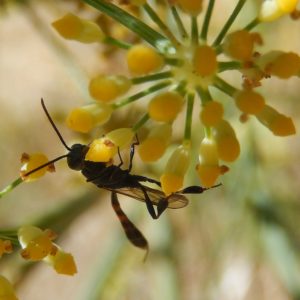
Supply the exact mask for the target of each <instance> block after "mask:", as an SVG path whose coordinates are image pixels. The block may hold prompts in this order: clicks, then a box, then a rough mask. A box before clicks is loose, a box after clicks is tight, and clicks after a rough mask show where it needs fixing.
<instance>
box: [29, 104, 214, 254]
mask: <svg viewBox="0 0 300 300" xmlns="http://www.w3.org/2000/svg"><path fill="white" fill-rule="evenodd" d="M41 104H42V108H43V110H44V112H45V114H46V116H47V118H48V120H49V122H50V124H51V126H52V127H53V129H54V131H55V132H56V134H57V136H58V138H59V139H60V141H61V143H62V144H63V145H64V147H65V148H66V149H67V150H68V153H67V154H64V155H61V156H59V157H57V158H55V159H53V160H51V161H49V162H47V163H45V164H43V165H41V166H39V167H37V168H35V169H33V170H31V171H29V172H27V173H26V174H24V175H23V176H24V177H26V176H28V175H30V174H32V173H34V172H36V171H38V170H40V169H42V168H44V167H46V166H48V165H50V164H54V163H55V162H57V161H58V160H61V159H63V158H66V159H67V164H68V166H69V168H70V169H72V170H75V171H81V173H82V175H83V176H84V177H85V178H86V181H87V182H91V183H93V184H95V185H96V186H97V187H99V188H102V189H105V190H108V191H110V192H111V204H112V207H113V209H114V211H115V213H116V215H117V217H118V219H119V220H120V222H121V225H122V227H123V229H124V231H125V234H126V236H127V238H128V240H129V241H130V242H131V243H132V244H133V245H134V246H136V247H139V248H141V249H145V250H147V252H148V248H149V247H148V242H147V240H146V238H145V237H144V235H143V234H142V233H141V231H140V230H139V229H138V228H137V227H136V226H135V225H134V224H133V223H132V222H131V221H130V220H129V218H128V217H127V216H126V214H125V213H124V211H123V210H122V208H121V206H120V203H119V200H118V196H117V195H118V194H122V195H125V196H128V197H130V198H134V199H136V200H139V201H142V202H144V203H146V207H147V210H148V212H149V214H150V216H151V217H152V218H153V219H158V218H159V217H160V215H161V214H162V213H163V212H164V211H165V210H166V208H182V207H185V206H186V205H187V204H188V199H187V198H186V197H185V194H201V193H203V192H204V191H206V190H207V189H208V188H203V187H201V186H189V187H186V188H184V189H183V190H180V191H178V192H176V193H173V194H171V195H169V196H166V195H165V194H164V193H163V192H162V191H161V190H159V188H160V187H161V184H160V182H159V181H157V180H155V179H152V178H149V177H145V176H141V175H134V174H131V169H132V162H133V157H134V152H135V146H137V145H138V144H139V142H138V139H137V141H136V142H134V143H132V144H131V146H130V159H129V164H128V168H127V169H123V168H121V167H122V166H123V160H122V157H121V155H120V151H119V149H118V156H119V159H120V163H119V164H118V165H114V164H110V165H108V164H107V163H105V162H94V161H88V160H86V159H85V155H86V153H87V152H88V150H89V145H83V144H78V143H76V144H74V145H72V146H71V147H69V146H68V145H67V144H66V142H65V140H64V139H63V137H62V135H61V133H60V132H59V130H58V128H57V127H56V125H55V123H54V121H53V120H52V118H51V116H50V114H49V112H48V110H47V108H46V106H45V103H44V101H43V99H41ZM145 182H148V183H152V184H154V185H156V186H157V189H155V188H150V187H148V186H146V185H145V184H143V183H145ZM219 185H220V184H219ZM219 185H216V186H213V187H217V186H219ZM155 207H156V209H155Z"/></svg>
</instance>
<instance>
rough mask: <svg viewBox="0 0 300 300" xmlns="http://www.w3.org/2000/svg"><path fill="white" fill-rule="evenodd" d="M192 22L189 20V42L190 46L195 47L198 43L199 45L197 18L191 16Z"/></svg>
mask: <svg viewBox="0 0 300 300" xmlns="http://www.w3.org/2000/svg"><path fill="white" fill-rule="evenodd" d="M191 18H192V20H191V24H192V25H191V26H192V28H191V36H192V39H191V42H192V45H195V46H197V45H198V43H199V39H198V36H199V30H198V22H197V16H192V17H191Z"/></svg>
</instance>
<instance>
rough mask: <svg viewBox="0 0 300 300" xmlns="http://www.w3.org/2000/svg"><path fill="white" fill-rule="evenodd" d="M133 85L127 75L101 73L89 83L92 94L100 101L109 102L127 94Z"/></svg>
mask: <svg viewBox="0 0 300 300" xmlns="http://www.w3.org/2000/svg"><path fill="white" fill-rule="evenodd" d="M130 87H131V81H130V80H129V79H128V78H126V77H125V76H121V75H115V76H106V75H99V76H97V77H95V78H93V79H92V80H91V81H90V84H89V91H90V95H91V96H92V97H93V98H94V99H96V100H98V101H100V102H109V101H112V100H115V99H116V98H117V97H119V96H121V95H123V94H125V93H126V92H127V91H128V90H129V89H130Z"/></svg>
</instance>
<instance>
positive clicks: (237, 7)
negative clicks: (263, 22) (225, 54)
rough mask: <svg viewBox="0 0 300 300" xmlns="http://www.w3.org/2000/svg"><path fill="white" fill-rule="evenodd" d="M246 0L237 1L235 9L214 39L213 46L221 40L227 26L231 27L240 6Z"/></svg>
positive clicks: (226, 30)
mask: <svg viewBox="0 0 300 300" xmlns="http://www.w3.org/2000/svg"><path fill="white" fill-rule="evenodd" d="M246 1H247V0H239V2H238V3H237V5H236V7H235V9H234V10H233V12H232V14H231V15H230V17H229V18H228V20H227V22H226V23H225V25H224V27H223V28H222V30H221V32H220V33H219V35H218V36H217V38H216V39H215V41H214V43H213V46H214V47H217V46H218V45H220V43H221V42H222V40H223V38H224V36H225V35H226V33H227V32H228V30H229V28H230V27H231V25H232V23H233V22H234V21H235V19H236V17H237V16H238V14H239V12H240V11H241V9H242V7H243V6H244V4H245V3H246Z"/></svg>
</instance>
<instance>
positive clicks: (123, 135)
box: [105, 128, 134, 149]
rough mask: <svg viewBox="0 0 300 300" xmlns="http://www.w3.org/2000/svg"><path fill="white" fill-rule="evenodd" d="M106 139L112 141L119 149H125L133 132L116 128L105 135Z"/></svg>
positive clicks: (128, 129)
mask: <svg viewBox="0 0 300 300" xmlns="http://www.w3.org/2000/svg"><path fill="white" fill-rule="evenodd" d="M105 136H106V138H107V139H109V140H110V141H112V142H113V143H114V144H115V145H116V146H117V147H119V148H120V149H122V148H125V147H126V146H128V145H129V144H131V141H132V139H133V137H134V132H133V131H132V129H131V128H118V129H115V130H112V131H110V132H109V133H107V134H106V135H105Z"/></svg>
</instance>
